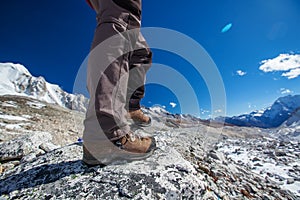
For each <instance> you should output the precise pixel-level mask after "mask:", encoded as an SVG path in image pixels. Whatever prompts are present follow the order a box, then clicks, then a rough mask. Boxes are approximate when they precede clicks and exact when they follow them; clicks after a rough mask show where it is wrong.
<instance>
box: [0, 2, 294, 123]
mask: <svg viewBox="0 0 300 200" xmlns="http://www.w3.org/2000/svg"><path fill="white" fill-rule="evenodd" d="M172 2H173V3H172V4H170V1H161V0H151V1H144V2H143V22H142V26H143V27H163V28H168V29H172V30H176V31H179V32H181V33H183V34H186V35H187V36H189V37H191V38H193V39H194V40H196V41H197V42H198V43H199V44H200V45H202V46H203V48H204V49H205V50H206V51H207V53H208V54H209V55H210V57H211V58H212V59H213V61H214V62H215V64H216V66H217V67H218V69H219V71H220V74H221V76H222V78H223V81H224V86H225V90H226V96H227V115H238V114H242V113H247V112H251V111H253V110H256V109H261V108H265V107H267V106H269V105H270V104H271V103H272V102H273V101H275V100H276V99H277V98H278V97H280V96H284V95H288V94H300V77H299V76H298V72H299V70H300V69H299V65H300V58H299V56H298V55H299V54H300V39H299V35H300V26H299V25H300V1H298V0H264V1H262V0H252V1H247V0H211V1H199V0H190V1H187V2H186V3H183V2H182V1H181V2H179V1H172ZM0 9H1V12H0V13H1V14H0V15H1V16H0V25H1V32H0V62H15V63H21V64H24V65H25V66H26V67H27V68H28V69H29V71H30V72H31V73H32V74H33V75H34V76H44V77H45V78H46V80H47V81H49V82H51V83H56V84H58V85H60V86H61V87H62V88H63V89H64V90H66V91H68V92H72V90H73V84H74V80H75V77H76V74H77V71H78V69H79V68H80V66H81V63H82V62H83V60H84V58H85V57H86V55H87V54H88V52H89V48H90V44H91V40H92V37H93V32H94V27H95V14H94V12H93V11H92V10H91V9H90V8H89V7H88V6H87V5H86V4H85V1H84V0H65V1H61V0H51V1H47V0H45V1H36V0H35V1H34V0H26V1H20V0H10V1H3V2H1V6H0ZM229 23H232V27H231V29H230V30H228V31H227V32H225V33H222V32H221V30H222V28H223V27H224V26H225V25H227V24H229ZM146 39H147V37H146ZM178 42H180V41H178ZM191 51H192V50H191ZM153 52H154V57H153V61H154V62H155V63H160V64H163V65H167V66H170V67H172V68H174V69H175V70H178V71H179V73H181V74H182V75H184V76H185V78H186V79H187V80H188V81H189V82H190V84H191V85H192V87H193V89H194V91H195V92H196V93H197V98H198V101H199V104H200V107H201V108H200V109H201V112H203V113H194V109H193V106H191V107H190V110H188V111H187V112H189V113H192V114H195V115H200V117H203V118H206V117H208V116H209V115H210V114H211V113H212V112H217V111H214V110H211V103H210V101H211V100H210V94H209V92H208V90H207V86H206V85H205V82H204V81H203V79H202V77H201V76H199V75H197V74H196V73H195V71H194V70H193V66H191V64H190V63H188V62H187V61H186V60H184V59H183V58H181V57H179V56H178V55H175V54H173V53H170V52H166V51H162V50H156V49H153ZM165 78H168V74H166V75H165ZM82 84H85V83H82ZM182 89H184V88H182ZM185 98H186V99H189V98H190V96H189V94H186V97H185ZM186 102H188V101H184V102H181V104H183V103H184V104H186ZM143 103H144V104H145V105H146V106H152V105H161V106H166V109H167V110H169V111H170V112H174V113H178V112H180V111H181V107H183V105H180V102H179V101H178V99H177V98H176V94H173V93H172V91H170V90H169V89H168V88H165V87H163V86H159V85H153V84H152V85H148V86H147V94H146V96H145V99H144V101H143ZM170 103H174V104H170ZM175 104H176V105H175Z"/></svg>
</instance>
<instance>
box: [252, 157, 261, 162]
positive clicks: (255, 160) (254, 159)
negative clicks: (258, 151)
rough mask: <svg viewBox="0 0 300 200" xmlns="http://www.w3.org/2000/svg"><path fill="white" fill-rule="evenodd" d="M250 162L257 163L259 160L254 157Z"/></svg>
mask: <svg viewBox="0 0 300 200" xmlns="http://www.w3.org/2000/svg"><path fill="white" fill-rule="evenodd" d="M252 161H253V162H257V161H260V159H259V158H257V157H254V158H253V159H252Z"/></svg>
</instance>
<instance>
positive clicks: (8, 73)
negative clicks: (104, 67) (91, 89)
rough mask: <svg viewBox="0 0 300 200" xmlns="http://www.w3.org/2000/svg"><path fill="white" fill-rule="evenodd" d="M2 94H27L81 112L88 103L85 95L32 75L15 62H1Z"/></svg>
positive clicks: (0, 86)
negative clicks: (73, 92) (74, 92)
mask: <svg viewBox="0 0 300 200" xmlns="http://www.w3.org/2000/svg"><path fill="white" fill-rule="evenodd" d="M0 95H18V96H27V97H31V98H34V99H38V100H41V101H45V102H48V103H54V104H58V105H60V106H63V107H66V108H69V109H72V110H77V111H81V112H85V110H86V107H87V104H88V99H87V98H86V97H84V96H83V95H81V94H75V95H74V94H69V93H67V92H65V91H63V90H62V89H61V88H60V87H59V86H58V85H55V84H51V83H48V82H46V80H45V79H44V78H43V77H41V76H40V77H34V76H32V75H31V74H30V72H29V71H28V70H27V69H26V68H25V67H24V66H23V65H21V64H13V63H0Z"/></svg>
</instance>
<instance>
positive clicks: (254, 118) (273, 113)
mask: <svg viewBox="0 0 300 200" xmlns="http://www.w3.org/2000/svg"><path fill="white" fill-rule="evenodd" d="M299 108H300V95H294V96H292V95H288V96H285V97H280V98H279V99H277V100H276V101H275V102H274V103H273V105H272V106H270V107H269V108H267V109H264V110H259V111H254V112H251V113H249V114H244V115H240V116H234V117H226V118H225V122H227V123H229V124H234V125H237V126H255V127H260V128H275V127H278V126H280V125H281V124H283V123H284V122H285V121H286V120H288V119H289V118H290V117H291V116H292V115H293V113H295V111H296V110H297V109H299ZM220 119H221V118H219V119H218V120H220ZM291 120H292V119H291Z"/></svg>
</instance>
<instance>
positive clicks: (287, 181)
mask: <svg viewBox="0 0 300 200" xmlns="http://www.w3.org/2000/svg"><path fill="white" fill-rule="evenodd" d="M294 182H295V180H294V179H293V178H288V179H287V180H286V183H287V184H293V183H294Z"/></svg>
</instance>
